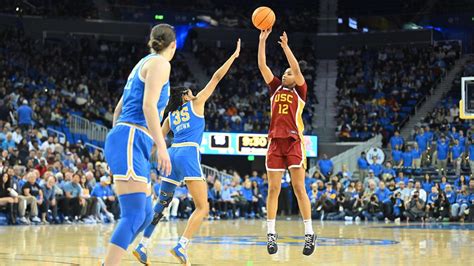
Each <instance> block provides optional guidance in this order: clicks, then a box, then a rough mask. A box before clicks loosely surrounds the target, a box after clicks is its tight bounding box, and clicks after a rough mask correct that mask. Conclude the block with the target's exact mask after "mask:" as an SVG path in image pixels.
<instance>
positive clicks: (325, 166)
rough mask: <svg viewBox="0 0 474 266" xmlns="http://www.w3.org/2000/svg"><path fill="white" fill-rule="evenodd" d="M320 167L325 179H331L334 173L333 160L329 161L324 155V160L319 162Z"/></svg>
mask: <svg viewBox="0 0 474 266" xmlns="http://www.w3.org/2000/svg"><path fill="white" fill-rule="evenodd" d="M318 166H319V170H320V171H321V174H322V175H323V176H325V177H330V176H331V174H332V173H333V170H334V169H333V168H334V164H333V163H332V161H331V159H328V156H327V155H326V154H323V159H321V160H319V162H318Z"/></svg>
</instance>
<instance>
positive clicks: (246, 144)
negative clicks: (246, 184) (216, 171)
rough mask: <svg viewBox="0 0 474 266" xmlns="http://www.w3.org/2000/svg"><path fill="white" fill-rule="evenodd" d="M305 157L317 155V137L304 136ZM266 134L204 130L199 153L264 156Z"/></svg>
mask: <svg viewBox="0 0 474 266" xmlns="http://www.w3.org/2000/svg"><path fill="white" fill-rule="evenodd" d="M304 143H305V146H306V156H307V157H317V155H318V137H316V136H304ZM268 144H269V141H268V138H267V135H266V134H252V133H220V132H204V135H203V138H202V143H201V148H200V151H201V154H211V155H218V154H223V155H256V156H265V155H266V154H267V149H268Z"/></svg>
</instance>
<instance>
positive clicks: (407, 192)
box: [398, 179, 414, 203]
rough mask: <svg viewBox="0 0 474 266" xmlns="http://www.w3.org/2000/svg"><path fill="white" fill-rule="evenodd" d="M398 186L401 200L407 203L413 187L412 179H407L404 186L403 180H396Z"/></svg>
mask: <svg viewBox="0 0 474 266" xmlns="http://www.w3.org/2000/svg"><path fill="white" fill-rule="evenodd" d="M398 187H399V191H400V193H401V194H402V200H403V201H404V202H405V203H407V202H408V201H409V200H410V198H411V195H412V192H413V190H414V188H413V187H414V181H413V179H410V180H409V181H408V185H406V187H405V182H403V181H400V182H398Z"/></svg>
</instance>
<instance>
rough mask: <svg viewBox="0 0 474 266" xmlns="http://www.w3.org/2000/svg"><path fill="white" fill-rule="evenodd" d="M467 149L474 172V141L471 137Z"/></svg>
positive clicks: (470, 165)
mask: <svg viewBox="0 0 474 266" xmlns="http://www.w3.org/2000/svg"><path fill="white" fill-rule="evenodd" d="M467 150H468V152H469V167H470V168H471V172H473V173H474V141H472V140H471V139H470V140H469V146H468V148H467Z"/></svg>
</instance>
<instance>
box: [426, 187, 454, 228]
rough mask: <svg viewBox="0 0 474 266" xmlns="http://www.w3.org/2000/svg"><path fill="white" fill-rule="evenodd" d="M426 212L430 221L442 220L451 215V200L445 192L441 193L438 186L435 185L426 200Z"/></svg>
mask: <svg viewBox="0 0 474 266" xmlns="http://www.w3.org/2000/svg"><path fill="white" fill-rule="evenodd" d="M426 213H427V216H428V218H429V220H430V221H433V220H434V221H438V222H439V221H442V220H443V218H444V217H447V216H448V215H449V202H448V201H447V200H446V197H445V195H444V193H439V191H438V188H437V187H435V186H433V187H432V188H431V193H430V194H429V195H428V201H427V202H426Z"/></svg>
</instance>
